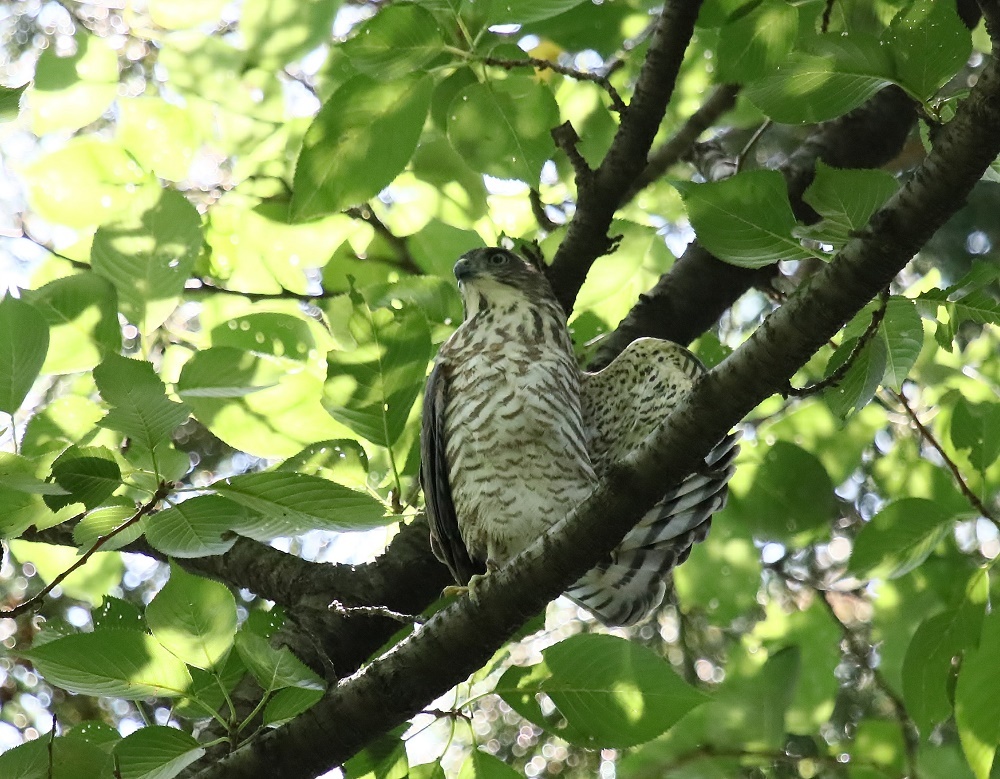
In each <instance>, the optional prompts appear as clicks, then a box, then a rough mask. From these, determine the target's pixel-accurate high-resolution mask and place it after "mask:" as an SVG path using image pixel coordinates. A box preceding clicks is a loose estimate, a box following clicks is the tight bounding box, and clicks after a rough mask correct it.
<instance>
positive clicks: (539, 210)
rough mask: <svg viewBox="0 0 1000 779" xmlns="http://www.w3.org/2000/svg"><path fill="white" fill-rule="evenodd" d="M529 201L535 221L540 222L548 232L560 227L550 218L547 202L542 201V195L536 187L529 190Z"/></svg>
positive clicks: (539, 224) (540, 225)
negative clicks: (546, 209)
mask: <svg viewBox="0 0 1000 779" xmlns="http://www.w3.org/2000/svg"><path fill="white" fill-rule="evenodd" d="M528 202H529V203H531V213H532V215H533V216H534V217H535V221H536V222H538V226H539V227H541V228H542V229H543V230H545V231H546V232H548V233H551V232H552V231H553V230H555V229H556V228H557V227H559V225H558V224H556V223H555V222H553V221H552V220H551V219H549V215H548V214H547V213H545V203H543V202H542V195H541V193H540V192H539V191H538V190H537V189H535V188H534V187H532V188H531V189H530V190H528Z"/></svg>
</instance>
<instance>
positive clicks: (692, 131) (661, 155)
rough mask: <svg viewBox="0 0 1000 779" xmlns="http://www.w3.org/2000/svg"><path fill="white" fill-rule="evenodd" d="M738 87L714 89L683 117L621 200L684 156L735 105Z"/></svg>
mask: <svg viewBox="0 0 1000 779" xmlns="http://www.w3.org/2000/svg"><path fill="white" fill-rule="evenodd" d="M739 91H740V87H739V85H737V84H723V85H722V86H719V87H716V88H715V91H714V92H712V94H711V95H709V97H708V99H707V100H706V101H705V102H704V103H703V104H702V105H701V107H700V108H699V109H698V110H697V111H695V112H694V113H693V114H691V116H689V117H688V118H687V120H686V121H685V122H684V124H683V125H681V127H680V128H679V129H678V130H677V132H676V133H674V134H673V136H671V137H670V138H669V139H668V140H667V141H666V142H665V143H663V144H662V145H660V146H658V147H657V148H655V149H654V150H653V151H652V152H650V154H649V159H648V161H647V162H646V167H645V169H644V170H643V171H642V173H641V174H639V176H638V177H637V178H636V180H635V183H634V184H633V185H632V186H631V187H630V188H629V190H628V192H626V193H625V196H624V197H623V198H622V203H623V204H624V203H627V202H628V201H629V200H631V199H632V198H633V197H635V195H636V193H638V192H639V191H640V190H642V189H644V188H645V187H647V186H649V185H650V184H652V183H653V182H654V181H656V180H657V179H659V178H660V176H662V175H663V174H664V173H666V172H667V170H668V169H669V168H670V167H671V166H673V165H675V164H677V163H678V162H680V161H681V160H682V159H683V158H684V157H685V155H687V154H688V153H689V152H690V150H691V147H692V145H693V144H694V143H695V142H696V141H697V140H698V136H700V135H701V134H702V133H703V132H705V130H707V129H708V128H709V127H711V126H712V125H713V124H715V122H716V121H717V120H718V119H719V117H720V116H722V115H723V114H724V113H726V111H728V110H730V109H731V108H732V107H733V106H734V105H735V104H736V96H737V95H738V94H739Z"/></svg>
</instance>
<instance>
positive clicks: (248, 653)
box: [236, 630, 325, 693]
mask: <svg viewBox="0 0 1000 779" xmlns="http://www.w3.org/2000/svg"><path fill="white" fill-rule="evenodd" d="M236 651H238V652H239V653H240V657H241V658H243V662H244V663H246V666H247V668H248V669H249V671H250V673H252V674H253V676H254V678H255V679H256V680H257V681H258V682H259V683H260V686H261V687H263V688H264V691H265V692H266V693H270V692H273V691H274V690H280V689H282V688H284V687H301V688H302V689H305V690H322V689H323V688H324V686H325V685H324V684H323V680H322V679H321V678H320V677H319V676H317V675H316V674H315V673H313V672H312V671H311V670H309V668H308V667H307V666H306V665H305V664H303V663H302V661H301V660H299V659H298V658H297V657H295V656H294V655H293V654H292V653H291V652H289V651H288V650H287V649H285V648H284V647H282V648H281V649H275V648H274V647H272V646H271V645H270V644H269V643H268V642H267V639H266V638H262V637H260V636H258V635H255V634H253V633H248V632H247V631H246V630H241V631H240V632H239V633H237V634H236Z"/></svg>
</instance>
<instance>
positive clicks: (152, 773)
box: [115, 725, 205, 779]
mask: <svg viewBox="0 0 1000 779" xmlns="http://www.w3.org/2000/svg"><path fill="white" fill-rule="evenodd" d="M204 754H205V749H204V748H203V747H202V746H201V745H200V744H199V743H198V741H197V740H196V739H194V738H192V737H191V736H189V735H188V734H187V733H185V732H184V731H182V730H178V729H177V728H168V727H164V726H161V725H147V726H146V727H144V728H139V730H137V731H135V732H134V733H131V734H130V735H128V736H126V737H125V738H123V739H122V740H121V741H120V742H119V743H118V744H117V745H116V746H115V757H116V758H117V759H118V770H119V772H120V774H121V779H172V777H174V776H177V774H179V773H180V772H181V771H183V770H184V769H185V768H187V767H188V766H189V765H191V764H192V763H193V762H195V761H196V760H200V759H201V757H202V756H203V755H204Z"/></svg>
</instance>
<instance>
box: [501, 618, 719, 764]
mask: <svg viewBox="0 0 1000 779" xmlns="http://www.w3.org/2000/svg"><path fill="white" fill-rule="evenodd" d="M495 692H496V693H497V694H498V695H500V696H501V697H502V698H503V699H504V700H505V701H507V703H509V704H510V705H511V706H512V707H513V708H514V709H515V710H517V711H518V712H519V713H520V714H521V715H522V716H525V717H527V718H529V719H532V718H533V717H537V716H538V707H537V704H535V702H534V699H535V696H536V695H538V694H539V693H544V694H545V695H547V696H548V697H549V698H550V699H551V701H552V703H553V704H554V705H555V707H556V708H557V709H558V710H559V712H561V714H562V716H564V717H565V718H566V721H567V722H568V723H569V726H570V728H571V730H570V729H567V732H565V733H563V732H560V731H555V732H556V733H557V734H558V735H561V736H564V737H565V738H567V739H568V740H572V741H574V743H578V744H580V745H581V746H587V747H589V748H598V747H601V748H605V747H615V748H622V747H629V746H634V745H636V744H641V743H643V742H646V741H649V740H650V739H653V738H655V737H656V736H658V735H660V734H661V733H663V732H664V731H666V730H667V729H668V728H670V727H671V726H672V725H673V724H674V723H675V722H677V721H678V720H679V719H680V718H681V717H683V716H684V715H685V714H687V713H688V712H689V711H690V710H691V709H693V708H694V707H696V706H698V705H699V704H701V703H702V702H704V701H705V700H706V698H705V696H704V695H702V694H701V693H700V692H698V691H697V690H695V689H694V688H693V687H690V686H688V684H687V683H685V682H684V681H683V680H682V679H680V677H678V676H677V675H676V674H675V673H674V672H673V670H672V669H671V668H670V665H669V664H668V663H667V662H666V661H665V660H663V658H661V657H660V656H659V655H657V654H655V653H654V652H653V651H651V650H650V649H647V648H646V647H644V646H641V645H639V644H635V643H632V642H630V641H627V640H624V639H620V638H615V637H613V636H607V635H599V634H585V635H577V636H573V637H571V638H568V639H565V640H563V641H560V642H559V643H558V644H555V645H553V646H551V647H549V648H548V649H544V650H542V662H541V663H539V664H538V665H535V666H532V667H530V668H527V669H526V668H521V667H517V666H515V667H512V668H510V669H508V670H507V671H506V672H505V673H504V675H503V676H502V677H501V678H500V680H499V681H498V682H497V686H496V690H495ZM535 724H537V725H540V726H542V727H546V728H550V725H549V724H548V723H547V722H545V721H542V722H536V723H535Z"/></svg>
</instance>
